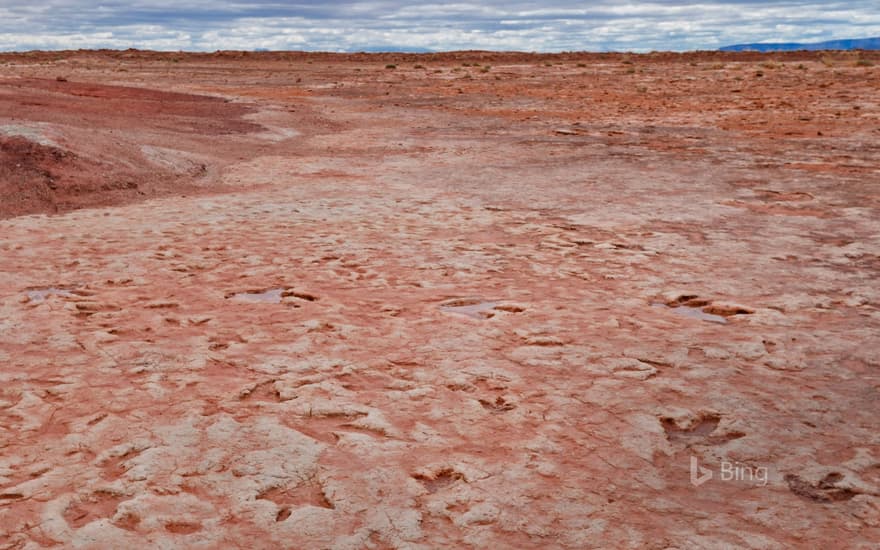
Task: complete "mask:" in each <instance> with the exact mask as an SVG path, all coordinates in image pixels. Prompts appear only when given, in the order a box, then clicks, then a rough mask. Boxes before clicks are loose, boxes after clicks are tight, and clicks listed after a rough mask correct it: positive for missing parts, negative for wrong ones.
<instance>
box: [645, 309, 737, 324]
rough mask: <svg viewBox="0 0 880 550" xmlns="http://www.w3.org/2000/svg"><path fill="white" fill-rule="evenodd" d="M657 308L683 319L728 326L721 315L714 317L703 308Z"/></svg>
mask: <svg viewBox="0 0 880 550" xmlns="http://www.w3.org/2000/svg"><path fill="white" fill-rule="evenodd" d="M654 306H655V307H663V308H666V309H670V310H672V313H675V314H676V315H681V316H682V317H689V318H691V319H698V320H700V321H709V322H710V323H720V324H722V325H726V324H727V319H725V318H724V317H722V316H721V315H714V314H712V313H706V312H705V311H703V310H702V309H701V308H698V307H690V306H674V307H673V306H668V305H666V304H654Z"/></svg>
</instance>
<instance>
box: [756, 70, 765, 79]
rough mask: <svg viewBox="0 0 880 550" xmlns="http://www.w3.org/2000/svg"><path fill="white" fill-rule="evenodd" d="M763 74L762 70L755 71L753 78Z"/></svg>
mask: <svg viewBox="0 0 880 550" xmlns="http://www.w3.org/2000/svg"><path fill="white" fill-rule="evenodd" d="M763 76H764V71H756V72H755V78H762V77H763Z"/></svg>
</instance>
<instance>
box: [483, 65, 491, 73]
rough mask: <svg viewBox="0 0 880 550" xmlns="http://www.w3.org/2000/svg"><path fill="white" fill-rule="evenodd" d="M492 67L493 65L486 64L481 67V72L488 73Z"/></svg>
mask: <svg viewBox="0 0 880 550" xmlns="http://www.w3.org/2000/svg"><path fill="white" fill-rule="evenodd" d="M491 69H492V67H491V66H490V65H486V66H485V67H483V68H482V69H480V72H481V73H488V72H489V71H490V70H491Z"/></svg>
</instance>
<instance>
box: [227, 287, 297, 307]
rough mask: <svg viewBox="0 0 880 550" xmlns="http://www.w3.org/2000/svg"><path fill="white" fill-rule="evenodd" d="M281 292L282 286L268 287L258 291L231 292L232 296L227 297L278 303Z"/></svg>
mask: <svg viewBox="0 0 880 550" xmlns="http://www.w3.org/2000/svg"><path fill="white" fill-rule="evenodd" d="M283 293H284V289H283V288H270V289H269V290H263V291H260V292H238V293H235V294H233V295H232V296H229V298H231V299H234V300H241V301H244V302H259V303H266V304H280V303H281V295H282V294H283Z"/></svg>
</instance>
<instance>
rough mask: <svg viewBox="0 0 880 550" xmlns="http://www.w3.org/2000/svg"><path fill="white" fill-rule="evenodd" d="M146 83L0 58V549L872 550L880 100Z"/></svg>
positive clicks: (648, 69)
mask: <svg viewBox="0 0 880 550" xmlns="http://www.w3.org/2000/svg"><path fill="white" fill-rule="evenodd" d="M41 55H42V56H43V57H41ZM171 55H172V54H167V55H166V54H149V53H143V52H117V53H94V52H68V53H64V54H59V55H54V54H53V55H50V54H23V55H11V54H10V55H6V54H4V55H0V59H2V60H3V61H4V62H5V63H6V64H7V65H6V66H5V67H4V69H5V71H4V75H3V77H2V78H0V159H2V160H3V164H2V166H0V186H2V187H0V189H2V192H3V193H4V196H3V197H2V201H3V203H4V204H3V205H2V206H0V217H2V218H5V219H0V548H10V549H12V548H15V549H19V548H22V549H25V548H26V549H35V548H43V547H53V546H54V547H65V548H68V547H70V548H138V547H147V546H149V547H156V548H221V547H222V548H266V549H269V548H334V549H359V548H412V549H418V548H424V549H428V548H442V547H450V548H452V547H455V548H572V549H575V548H577V549H580V548H657V549H663V548H719V549H720V548H755V549H766V548H780V549H782V548H792V547H803V548H816V547H825V548H832V547H846V548H860V549H868V548H876V545H877V544H878V541H880V435H878V434H880V430H878V417H880V396H878V390H880V285H878V283H877V281H878V276H880V221H878V220H880V187H878V186H880V149H878V146H877V143H878V138H880V91H878V90H880V71H878V69H877V68H876V67H874V66H867V65H865V64H864V63H854V62H853V60H852V59H851V58H850V57H846V56H843V55H842V54H840V55H837V57H831V58H830V60H829V58H822V57H821V55H822V54H816V53H797V54H782V55H778V56H776V57H774V58H773V61H772V63H771V62H770V60H769V58H766V57H762V56H757V55H754V54H692V55H690V56H687V55H672V54H657V55H654V56H622V55H594V56H590V55H580V56H578V55H575V54H572V55H568V56H566V55H559V56H528V55H522V54H515V55H514V54H482V53H479V52H476V53H468V54H464V53H463V54H443V55H439V54H438V55H434V56H431V55H427V56H411V57H407V56H402V55H397V56H391V55H386V56H382V55H374V56H371V55H349V56H342V55H323V54H269V53H267V54H250V55H243V54H242V55H239V54H235V53H218V54H205V55H185V54H184V55H182V54H174V55H175V56H176V57H175V58H177V59H178V62H172V61H171ZM865 55H867V54H865ZM389 61H393V62H394V63H395V64H396V65H397V68H396V69H387V68H385V67H386V65H387V64H388V62H389ZM463 63H467V66H463ZM484 69H485V70H484ZM437 71H439V72H437ZM757 72H761V76H760V77H759V76H756V74H757ZM62 74H63V75H64V77H65V78H66V82H65V81H60V80H57V79H56V76H57V75H62ZM33 103H38V104H41V105H38V106H34V105H32V104H33ZM707 472H708V473H710V474H711V478H710V479H706V478H705V476H706V475H707V474H706V473H707ZM701 475H702V476H703V477H700V476H701ZM692 476H696V478H694V477H692ZM692 480H695V481H696V482H697V483H694V482H692Z"/></svg>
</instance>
